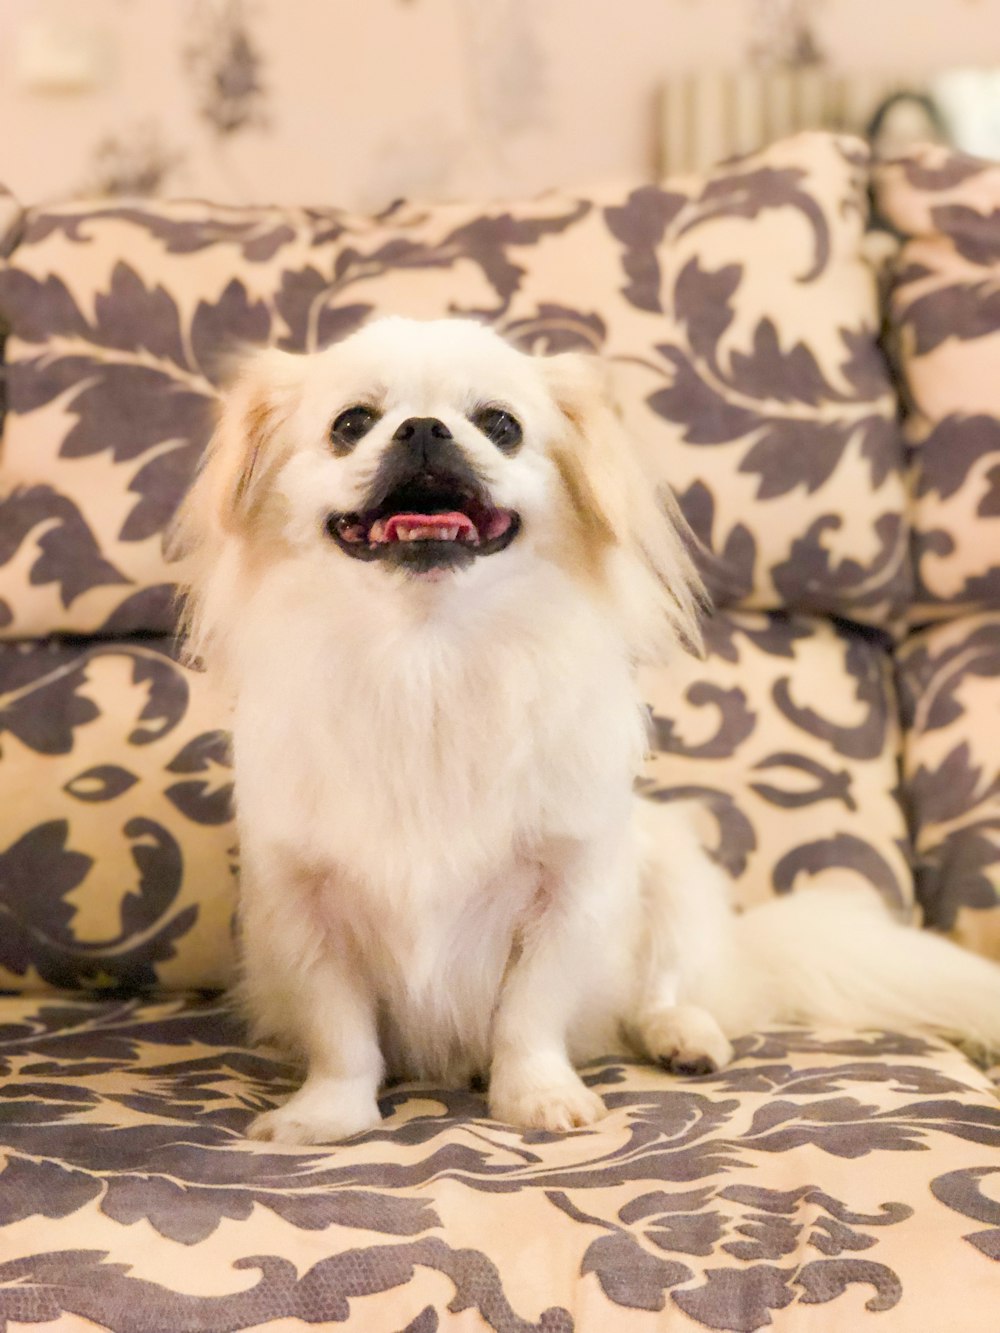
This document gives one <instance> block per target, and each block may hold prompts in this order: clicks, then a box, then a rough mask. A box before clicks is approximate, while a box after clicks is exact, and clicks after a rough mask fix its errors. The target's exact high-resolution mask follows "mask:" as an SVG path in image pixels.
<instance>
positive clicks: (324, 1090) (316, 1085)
mask: <svg viewBox="0 0 1000 1333" xmlns="http://www.w3.org/2000/svg"><path fill="white" fill-rule="evenodd" d="M381 1121H382V1117H381V1115H380V1113H379V1109H378V1102H377V1101H376V1100H375V1097H374V1095H373V1094H372V1093H371V1092H369V1091H367V1090H366V1091H365V1092H363V1093H362V1092H359V1091H358V1090H357V1089H355V1088H353V1087H352V1086H351V1085H349V1084H344V1083H340V1082H334V1081H330V1080H322V1081H320V1080H316V1081H315V1082H313V1083H310V1082H309V1081H308V1080H307V1081H306V1082H305V1083H304V1084H303V1086H302V1087H301V1088H300V1089H299V1090H298V1092H296V1093H294V1094H293V1095H292V1096H291V1097H289V1099H288V1101H287V1102H285V1104H284V1105H283V1106H276V1107H275V1108H274V1110H273V1111H264V1112H263V1113H262V1114H261V1115H259V1116H257V1118H256V1119H255V1120H253V1121H251V1124H250V1127H249V1129H248V1130H247V1135H248V1137H249V1138H251V1139H260V1140H263V1141H265V1142H271V1143H292V1144H311V1143H339V1142H340V1141H341V1140H342V1139H349V1138H351V1136H352V1135H354V1134H362V1133H364V1131H365V1130H367V1129H374V1128H375V1126H376V1125H379V1124H381Z"/></svg>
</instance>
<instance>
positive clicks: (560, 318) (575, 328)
mask: <svg viewBox="0 0 1000 1333" xmlns="http://www.w3.org/2000/svg"><path fill="white" fill-rule="evenodd" d="M499 331H500V332H501V333H502V334H503V335H504V337H505V338H509V339H510V340H511V341H512V342H514V343H516V344H517V346H518V347H520V348H521V349H522V350H523V351H525V352H530V353H531V354H532V355H533V356H553V355H555V354H556V353H557V352H590V353H599V352H600V350H601V348H602V347H603V346H604V342H605V339H606V338H607V333H608V330H607V325H606V324H605V322H604V320H603V319H602V318H601V316H600V315H599V314H597V312H596V311H591V312H590V313H589V314H585V313H584V312H583V311H582V310H574V309H572V308H571V307H570V306H564V305H556V304H555V303H554V302H551V301H542V302H540V303H539V305H538V307H537V309H536V310H535V312H534V314H532V315H525V316H523V317H522V318H520V319H514V320H510V321H507V322H506V323H504V324H502V325H501V326H500V329H499Z"/></svg>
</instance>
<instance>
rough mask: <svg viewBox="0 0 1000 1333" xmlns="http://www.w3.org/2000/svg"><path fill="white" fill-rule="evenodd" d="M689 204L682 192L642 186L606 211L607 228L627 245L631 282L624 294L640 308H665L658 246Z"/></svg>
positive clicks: (625, 267)
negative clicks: (661, 292)
mask: <svg viewBox="0 0 1000 1333" xmlns="http://www.w3.org/2000/svg"><path fill="white" fill-rule="evenodd" d="M686 203H687V198H686V196H685V195H683V194H678V193H676V192H673V191H667V190H661V189H660V188H659V187H658V186H655V185H643V186H640V188H639V189H637V190H633V191H632V193H631V194H630V195H629V196H628V198H627V199H626V201H625V203H624V204H621V205H619V206H618V207H612V208H606V209H605V210H604V221H605V223H606V225H607V228H608V231H609V232H610V233H611V235H612V236H613V237H614V238H615V240H617V241H621V243H622V246H623V248H624V254H623V256H622V268H623V270H624V272H625V276H626V277H627V278H628V282H627V283H626V284H625V285H624V286H623V287H622V289H621V290H622V295H623V296H624V297H625V299H626V301H628V302H629V303H630V304H631V305H634V306H635V307H636V308H637V309H639V310H648V311H651V312H652V313H653V314H659V313H661V311H662V308H663V307H662V303H661V300H660V282H661V276H660V261H659V256H658V254H657V249H658V247H659V246H660V244H661V243H662V242H663V240H664V237H665V236H666V233H667V228H668V227H669V226H670V224H671V222H673V220H674V219H675V218H676V217H677V215H678V213H679V212H680V211H681V209H682V208H683V207H684V205H685V204H686Z"/></svg>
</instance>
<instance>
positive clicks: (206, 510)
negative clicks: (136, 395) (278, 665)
mask: <svg viewBox="0 0 1000 1333" xmlns="http://www.w3.org/2000/svg"><path fill="white" fill-rule="evenodd" d="M179 530H180V541H181V545H182V546H184V545H186V546H189V547H193V548H195V550H196V551H197V550H198V549H199V548H200V550H201V553H202V556H203V559H202V561H201V565H200V569H201V573H200V574H199V573H198V572H197V571H196V572H195V573H194V575H193V576H192V585H193V595H194V599H195V600H196V601H197V599H198V597H199V596H200V595H201V592H202V591H203V587H202V586H200V585H203V584H205V583H207V582H208V580H209V579H210V577H211V567H212V566H213V565H214V564H216V563H217V562H218V560H219V558H220V557H221V556H222V555H224V554H227V553H228V554H230V555H231V554H232V552H233V549H234V547H235V548H237V549H238V551H240V552H242V556H241V558H245V559H244V563H245V564H247V565H248V566H250V565H255V566H256V568H258V569H260V568H263V567H266V566H267V565H273V563H274V562H275V561H277V560H281V559H295V558H296V557H302V556H306V557H307V558H308V560H309V562H310V571H311V573H310V576H311V577H315V575H316V571H317V568H319V570H320V577H324V575H323V574H322V571H323V570H325V571H327V572H328V573H329V574H330V575H331V576H336V577H337V578H338V579H339V580H342V579H344V578H353V579H354V580H358V579H361V580H362V582H363V583H364V585H365V586H366V587H370V588H371V590H372V592H373V594H374V595H377V593H378V588H379V586H380V585H379V580H383V579H390V580H392V581H394V582H396V583H399V582H400V581H402V583H403V584H404V585H405V583H406V582H408V581H413V580H418V581H420V582H431V583H434V584H438V585H441V584H444V585H446V586H447V585H449V584H452V583H456V584H457V586H460V587H466V586H467V585H468V584H469V582H470V580H471V581H472V582H473V583H475V580H476V578H477V570H485V569H487V568H488V569H490V570H492V571H493V572H494V573H498V572H499V573H502V571H503V570H504V569H509V570H510V571H511V573H512V574H513V573H514V571H516V570H518V571H521V572H522V573H523V572H524V571H525V570H526V569H527V570H528V572H529V573H530V572H531V571H532V570H535V569H537V566H538V563H539V562H541V563H544V564H549V565H554V566H557V567H559V568H560V569H561V570H562V571H563V573H565V574H568V575H569V576H570V578H571V579H573V580H574V581H575V582H576V583H577V584H583V585H585V586H586V588H587V590H588V593H589V595H592V596H593V595H597V594H598V593H603V594H607V595H608V596H609V597H610V600H611V601H615V602H618V603H621V602H622V601H623V600H624V601H628V602H629V603H630V607H629V608H626V612H625V618H629V617H630V616H631V615H632V611H633V610H635V611H638V610H639V607H638V603H639V602H641V601H643V600H644V599H645V601H646V603H647V606H646V610H647V611H648V612H649V616H650V617H653V616H656V614H657V611H659V613H660V616H659V618H660V619H662V614H663V613H664V612H665V614H666V616H667V619H668V620H669V621H670V622H671V624H672V626H673V628H674V630H678V629H679V630H680V632H681V633H683V634H685V635H686V636H687V637H688V638H690V639H696V638H697V630H696V628H695V627H694V621H693V600H692V594H693V588H694V577H693V573H692V570H691V567H690V563H689V561H688V560H687V557H686V554H685V552H684V548H683V545H682V543H681V541H680V539H679V537H678V533H677V529H676V527H675V525H674V523H673V522H672V521H671V517H670V516H669V515H667V514H665V513H664V511H663V509H662V507H661V506H660V504H659V503H658V502H657V499H656V496H655V492H654V488H653V487H652V486H651V484H650V482H649V480H648V478H647V477H646V476H645V475H644V473H643V472H642V469H641V468H639V466H638V464H637V461H636V458H635V455H634V453H633V451H632V449H631V448H630V447H629V442H628V441H627V440H626V438H625V436H624V433H623V431H622V430H621V427H620V424H619V422H618V418H617V416H616V414H615V412H614V411H613V409H612V408H611V406H610V404H609V402H608V399H607V395H606V391H605V375H604V372H603V371H602V370H601V369H600V367H598V366H597V363H596V362H595V361H594V360H593V359H592V358H587V357H582V356H578V355H574V354H565V355H562V356H554V357H532V356H528V355H525V354H524V353H522V352H519V351H517V350H516V349H514V348H513V347H511V346H510V345H509V344H507V343H505V342H504V341H503V340H502V339H501V338H499V337H498V336H497V335H496V334H494V333H492V332H491V331H490V330H489V329H487V328H485V327H484V326H482V325H479V324H475V323H472V322H471V321H467V320H434V321H427V322H421V321H416V320H408V319H398V318H392V319H384V320H379V321H377V322H375V323H372V324H370V325H368V326H366V327H365V328H364V329H362V330H361V331H360V332H358V333H356V334H354V335H353V336H352V337H350V338H348V339H346V340H345V341H344V342H342V343H339V344H336V345H334V346H332V347H330V348H328V349H326V350H325V351H323V352H319V353H316V354H313V355H310V356H293V355H290V354H287V353H282V352H274V351H268V352H264V353H260V354H258V355H257V356H256V357H254V358H252V359H251V360H250V361H249V362H248V364H247V366H246V367H245V369H244V371H243V373H242V375H241V377H240V379H239V380H238V382H237V384H236V386H235V387H234V389H233V390H232V391H231V393H230V394H229V396H228V398H227V399H226V400H225V402H224V405H223V413H222V417H221V420H220V425H219V429H218V431H217V433H216V436H215V438H214V439H213V442H212V445H211V446H210V449H209V451H208V454H207V457H206V461H205V464H204V466H203V469H202V472H201V474H200V477H199V479H198V481H197V483H196V485H195V487H194V488H193V490H192V492H191V494H190V495H189V497H188V499H187V501H186V502H185V506H184V508H183V510H182V513H181V515H180V523H179ZM255 557H257V558H256V560H255ZM317 562H319V564H318V566H317ZM372 579H375V580H376V582H375V583H372V582H371V580H372ZM440 595H442V596H444V595H447V594H446V592H444V591H442V592H441V594H440ZM664 595H665V600H664ZM660 601H662V602H663V605H650V603H651V602H652V603H658V602H660ZM632 602H635V603H636V606H635V607H631V603H632Z"/></svg>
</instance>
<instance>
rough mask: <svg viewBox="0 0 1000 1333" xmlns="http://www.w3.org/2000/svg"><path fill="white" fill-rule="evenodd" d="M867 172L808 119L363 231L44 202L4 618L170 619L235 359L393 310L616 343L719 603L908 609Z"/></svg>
mask: <svg viewBox="0 0 1000 1333" xmlns="http://www.w3.org/2000/svg"><path fill="white" fill-rule="evenodd" d="M867 183H868V178H867V156H866V149H865V147H864V145H863V144H861V143H859V142H858V141H856V140H853V139H839V138H836V137H832V136H826V135H805V136H801V137H799V138H797V139H792V140H789V141H786V142H784V143H781V144H775V145H772V146H771V147H770V148H768V149H766V150H764V151H762V152H761V153H759V154H755V155H753V156H751V157H749V158H746V159H745V160H743V161H741V162H739V163H729V164H728V165H726V166H724V167H721V168H719V169H717V170H715V171H713V172H711V173H709V174H708V175H707V176H704V177H690V178H685V179H683V180H673V181H669V182H666V183H665V184H663V185H661V186H652V185H648V184H638V183H636V182H633V183H631V184H627V183H626V184H618V185H607V186H602V187H600V188H597V189H593V190H588V191H585V192H582V193H580V194H578V195H568V194H548V195H545V196H543V197H542V198H539V199H532V200H520V201H513V202H508V203H498V204H489V205H485V204H477V205H469V204H436V205H432V206H425V205H417V204H413V205H410V204H407V205H401V206H399V207H396V208H394V209H392V210H390V211H389V212H388V213H386V214H383V215H379V216H375V217H362V216H355V215H350V214H346V213H343V212H340V211H337V210H335V209H324V210H310V209H302V208H285V209H281V208H273V207H272V208H264V207H261V208H242V209H232V208H221V207H217V206H212V205H209V204H205V203H198V202H190V201H188V202H181V201H152V202H143V203H141V204H134V203H130V204H120V203H117V202H113V203H110V204H109V203H107V202H106V201H87V200H83V201H73V202H70V203H64V204H58V205H51V206H44V207H38V208H33V209H31V210H29V212H28V214H27V216H26V218H25V222H24V226H23V230H22V234H21V239H20V243H19V245H18V247H17V249H16V250H15V251H14V253H13V255H12V256H11V258H10V260H9V262H8V263H7V264H5V265H0V315H2V316H3V318H4V319H5V321H6V322H7V324H8V325H9V328H10V335H9V338H8V340H7V402H8V414H7V422H6V428H5V438H4V450H3V461H2V465H0V526H2V527H4V528H5V530H6V532H7V534H8V535H7V537H6V539H5V540H0V634H3V635H6V636H9V637H28V636H40V635H45V634H49V633H51V632H53V631H59V630H62V631H67V632H72V633H93V632H100V633H116V632H130V631H147V632H148V631H165V630H167V631H168V630H169V629H170V627H171V620H172V615H173V609H172V606H171V602H170V596H169V592H170V586H169V585H170V581H171V578H172V570H171V567H170V566H169V565H168V564H167V563H166V562H165V560H164V554H163V549H162V537H163V532H164V528H165V526H166V525H167V523H168V521H169V518H170V516H171V514H172V512H173V511H174V509H175V507H176V505H177V502H178V500H179V498H180V496H181V494H182V493H183V491H184V489H185V488H186V486H187V484H188V482H189V480H190V478H191V475H192V472H193V469H194V468H195V466H196V464H197V461H198V458H199V456H200V454H201V452H202V449H203V447H204V444H205V441H206V438H207V436H208V433H209V431H210V429H211V418H212V408H213V405H214V402H215V399H216V397H217V394H218V389H219V384H220V382H221V380H222V379H223V378H224V376H225V373H226V368H227V362H228V360H229V358H230V357H231V356H232V354H233V352H234V351H235V350H236V349H237V348H238V347H240V346H242V345H244V344H246V343H273V344H276V345H278V346H280V347H283V348H286V349H289V350H293V351H310V350H315V348H316V347H318V346H324V345H326V344H327V343H329V342H331V341H333V340H335V339H336V338H339V337H342V336H343V335H345V334H347V333H350V332H352V331H353V330H354V329H355V328H357V327H358V326H359V325H360V324H361V323H362V322H363V321H364V320H366V319H367V318H369V317H370V316H372V315H376V314H387V313H398V314H405V315H412V316H417V317H421V318H430V317H440V316H444V315H448V314H464V315H471V316H473V317H476V318H480V319H485V320H488V321H489V322H491V323H493V324H494V325H495V326H496V327H497V328H498V329H499V330H500V331H501V332H502V333H504V334H506V335H507V336H508V337H510V338H511V339H513V340H514V341H515V342H517V343H518V344H520V345H521V346H524V347H526V348H531V349H534V350H537V351H541V352H553V351H561V350H565V349H568V348H576V349H583V350H587V351H601V352H602V353H604V354H605V355H606V356H607V357H608V358H609V360H610V361H611V363H612V364H613V366H614V367H615V370H616V371H617V374H618V380H619V383H618V390H619V397H620V399H621V402H622V405H623V409H624V412H625V416H626V420H627V424H628V426H629V429H630V430H631V431H632V432H633V433H634V434H635V436H636V437H637V438H639V439H640V440H641V441H642V442H643V443H644V444H645V445H646V446H647V447H648V448H649V450H650V452H651V454H652V456H653V458H654V461H655V464H656V467H657V469H658V471H659V473H660V475H662V477H663V478H664V479H665V480H667V481H669V482H671V483H672V484H673V485H674V487H675V489H676V490H677V491H678V492H679V493H680V496H681V501H682V504H683V505H684V507H685V510H686V512H687V513H688V516H689V518H690V519H691V522H692V524H693V525H694V527H695V528H696V530H697V532H698V533H699V535H700V536H702V537H703V538H704V539H705V541H706V542H707V543H708V545H709V546H710V547H711V548H712V550H713V552H714V557H713V558H712V559H710V560H709V561H708V562H707V565H706V574H707V576H708V578H709V581H710V582H711V584H712V587H713V591H714V592H715V594H716V596H717V599H718V600H719V601H720V602H723V603H728V604H741V605H746V606H754V607H780V606H790V607H796V608H799V609H808V610H813V611H824V612H825V611H832V612H834V613H836V614H839V615H844V616H848V617H851V618H854V619H858V620H862V621H865V622H869V623H876V624H881V623H883V622H885V621H886V619H887V618H888V619H891V618H892V617H894V616H896V615H897V614H898V613H900V611H901V609H902V607H903V605H904V603H905V600H906V597H907V595H908V591H909V569H908V564H907V561H906V552H907V549H908V541H907V539H908V529H907V523H906V495H905V488H904V484H903V476H902V467H901V461H902V460H901V444H900V440H899V432H898V429H897V425H896V419H895V418H896V398H895V393H894V390H893V387H892V383H891V379H890V376H889V371H888V367H887V365H886V364H885V363H884V360H883V358H882V357H881V355H880V353H879V349H878V345H877V334H878V326H879V317H878V307H877V299H876V290H875V282H874V278H873V275H872V273H871V271H870V269H869V268H868V266H867V265H866V263H865V261H864V259H863V257H862V238H863V233H864V227H865V221H866V217H867V211H868V202H867ZM484 391H485V390H484Z"/></svg>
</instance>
